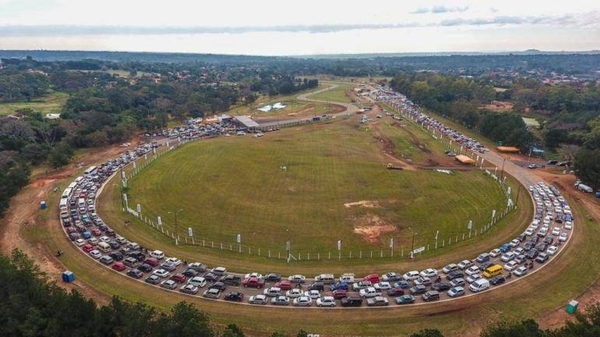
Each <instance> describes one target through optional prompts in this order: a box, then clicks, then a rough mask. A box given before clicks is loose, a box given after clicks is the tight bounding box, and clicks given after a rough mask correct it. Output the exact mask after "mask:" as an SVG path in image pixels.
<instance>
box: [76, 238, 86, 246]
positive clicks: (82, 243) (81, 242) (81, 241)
mask: <svg viewBox="0 0 600 337" xmlns="http://www.w3.org/2000/svg"><path fill="white" fill-rule="evenodd" d="M85 244H86V242H85V240H84V239H77V240H75V245H77V246H78V247H81V246H83V245H85Z"/></svg>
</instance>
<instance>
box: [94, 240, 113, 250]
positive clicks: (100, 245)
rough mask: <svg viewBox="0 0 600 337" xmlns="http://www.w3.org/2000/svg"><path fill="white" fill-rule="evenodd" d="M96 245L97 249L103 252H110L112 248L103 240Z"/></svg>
mask: <svg viewBox="0 0 600 337" xmlns="http://www.w3.org/2000/svg"><path fill="white" fill-rule="evenodd" d="M97 247H98V249H99V250H101V251H103V252H105V253H108V252H110V251H111V250H112V248H110V245H109V244H108V243H106V242H103V241H100V242H98V246H97Z"/></svg>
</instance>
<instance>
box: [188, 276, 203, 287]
mask: <svg viewBox="0 0 600 337" xmlns="http://www.w3.org/2000/svg"><path fill="white" fill-rule="evenodd" d="M188 283H189V284H193V285H195V286H196V287H198V288H204V287H205V286H206V279H205V278H204V277H202V276H194V277H192V278H191V279H189V281H188Z"/></svg>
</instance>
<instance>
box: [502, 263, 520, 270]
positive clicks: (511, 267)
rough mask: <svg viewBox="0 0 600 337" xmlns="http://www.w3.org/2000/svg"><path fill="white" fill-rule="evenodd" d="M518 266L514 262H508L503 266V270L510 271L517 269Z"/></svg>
mask: <svg viewBox="0 0 600 337" xmlns="http://www.w3.org/2000/svg"><path fill="white" fill-rule="evenodd" d="M518 266H519V264H518V263H517V262H516V261H510V262H508V263H507V264H505V265H504V269H505V270H506V271H512V270H513V269H515V268H517V267H518Z"/></svg>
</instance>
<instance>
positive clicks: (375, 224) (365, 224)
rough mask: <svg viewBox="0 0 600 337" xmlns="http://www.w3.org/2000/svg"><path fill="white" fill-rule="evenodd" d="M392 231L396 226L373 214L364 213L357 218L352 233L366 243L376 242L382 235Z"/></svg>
mask: <svg viewBox="0 0 600 337" xmlns="http://www.w3.org/2000/svg"><path fill="white" fill-rule="evenodd" d="M394 231H396V226H394V225H390V224H388V223H386V222H385V221H384V220H383V219H381V218H380V217H379V216H378V215H375V214H366V215H363V216H361V217H359V218H357V219H356V221H355V225H354V233H356V234H358V235H360V236H361V237H362V238H363V240H365V241H366V242H368V243H376V242H378V241H379V238H380V237H381V236H382V235H384V234H387V233H391V232H394Z"/></svg>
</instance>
